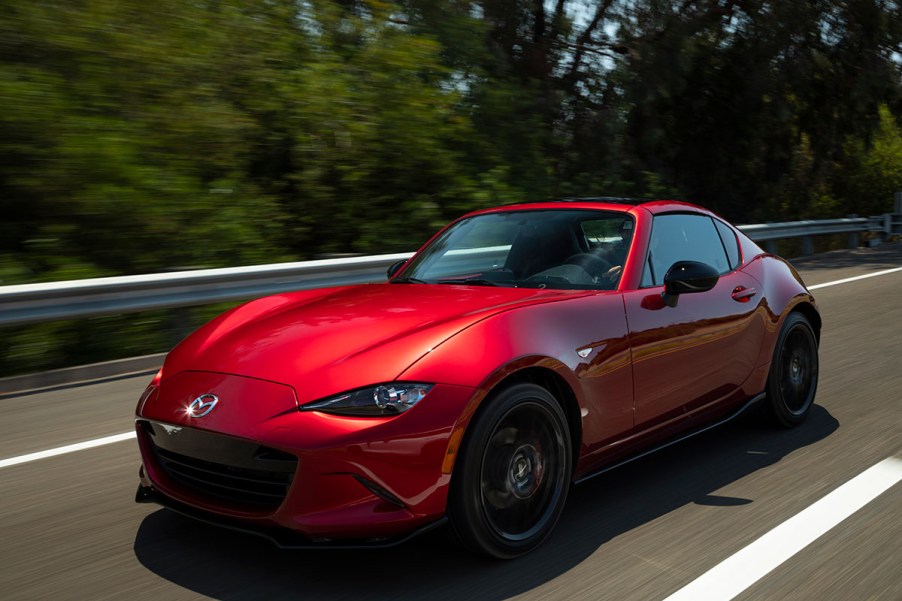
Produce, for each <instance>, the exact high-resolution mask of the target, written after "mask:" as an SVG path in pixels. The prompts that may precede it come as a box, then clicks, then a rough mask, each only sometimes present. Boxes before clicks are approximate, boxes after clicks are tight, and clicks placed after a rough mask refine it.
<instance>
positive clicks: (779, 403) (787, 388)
mask: <svg viewBox="0 0 902 601" xmlns="http://www.w3.org/2000/svg"><path fill="white" fill-rule="evenodd" d="M817 377H818V358H817V338H816V337H815V335H814V330H813V329H812V327H811V324H810V323H809V322H808V319H807V318H806V317H805V316H804V315H802V314H801V313H790V314H789V316H788V317H787V318H786V321H785V322H784V323H783V327H782V329H781V330H780V336H779V338H778V339H777V346H776V348H775V349H774V357H773V359H772V360H771V364H770V373H769V374H768V377H767V399H766V400H765V403H764V405H763V408H764V414H765V417H766V418H767V419H768V421H769V422H770V423H772V424H774V425H776V426H779V427H782V428H793V427H795V426H798V425H799V424H801V423H802V422H803V421H805V418H807V417H808V413H809V412H810V411H811V405H812V404H813V403H814V395H815V393H816V392H817Z"/></svg>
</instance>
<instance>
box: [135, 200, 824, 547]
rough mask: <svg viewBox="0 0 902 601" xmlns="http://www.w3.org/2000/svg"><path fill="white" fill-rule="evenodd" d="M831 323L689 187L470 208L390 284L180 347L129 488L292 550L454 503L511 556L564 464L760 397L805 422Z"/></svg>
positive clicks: (291, 305) (148, 416)
mask: <svg viewBox="0 0 902 601" xmlns="http://www.w3.org/2000/svg"><path fill="white" fill-rule="evenodd" d="M820 329H821V318H820V316H819V313H818V309H817V306H816V304H815V301H814V298H813V297H812V296H811V294H810V293H809V292H808V290H807V289H806V288H805V285H804V284H803V283H802V280H801V279H800V277H799V275H798V274H797V273H796V271H795V270H794V269H793V268H792V266H790V265H789V264H788V263H787V262H786V261H784V260H783V259H781V258H779V257H776V256H774V255H772V254H768V253H766V252H764V251H762V250H761V248H759V247H758V246H757V245H755V244H754V243H753V242H752V241H751V240H749V239H748V238H747V237H746V236H744V235H743V234H742V233H741V232H740V231H738V230H737V229H736V228H734V227H733V226H731V225H729V224H728V223H726V222H725V221H723V220H722V219H721V218H719V217H718V216H717V215H714V214H713V213H711V212H709V211H707V210H705V209H702V208H700V207H697V206H693V205H689V204H685V203H680V202H674V201H650V202H646V201H631V200H628V199H605V198H602V199H577V200H572V201H555V202H541V203H529V204H519V205H512V206H504V207H498V208H493V209H488V210H484V211H478V212H475V213H471V214H469V215H466V216H464V217H462V218H460V219H458V220H457V221H455V222H453V223H451V224H450V225H449V226H447V227H446V228H444V229H443V230H442V231H440V232H439V233H438V234H436V235H435V236H434V237H433V238H432V240H430V241H429V242H428V243H427V244H426V245H425V246H424V247H423V248H421V249H420V251H419V252H417V253H416V255H414V256H413V257H412V258H411V259H410V260H408V261H406V262H403V263H398V264H396V265H393V266H392V267H391V268H390V269H389V281H388V282H386V283H382V284H365V285H358V286H345V287H338V288H327V289H320V290H304V291H299V292H294V293H289V294H279V295H275V296H270V297H266V298H261V299H258V300H255V301H252V302H249V303H247V304H244V305H242V306H240V307H237V308H235V309H232V310H231V311H228V312H226V313H224V314H223V315H221V316H219V317H218V318H216V319H214V320H213V321H211V322H210V323H208V324H206V325H205V326H203V327H202V328H200V329H199V330H198V331H197V332H195V333H194V334H192V335H191V336H189V337H188V338H187V339H186V340H184V341H183V342H182V343H181V344H179V345H178V346H177V347H176V348H175V349H174V350H173V351H172V352H171V353H169V356H168V357H167V358H166V362H165V365H164V366H163V369H162V370H161V371H160V373H158V374H157V376H156V377H155V378H154V379H153V381H152V382H151V383H150V385H149V386H148V387H147V389H146V390H145V391H144V394H143V395H142V396H141V399H140V401H139V403H138V408H137V432H138V441H139V444H140V448H141V455H142V459H143V466H142V468H141V471H140V479H141V483H140V486H139V489H138V494H137V500H138V501H155V502H158V503H160V504H162V505H164V506H167V507H170V508H172V509H175V510H177V511H180V512H183V513H185V514H188V515H190V516H193V517H196V518H199V519H203V520H207V521H211V522H215V523H218V524H222V525H225V526H229V527H232V528H237V529H240V530H246V531H251V532H255V533H258V534H263V535H265V536H268V537H269V538H271V539H273V540H274V541H275V542H276V543H278V544H280V545H283V546H295V547H297V546H300V547H322V546H379V545H389V544H394V543H397V542H399V541H401V540H404V539H405V538H408V537H410V536H412V535H414V534H416V533H419V532H422V531H424V530H427V529H430V528H434V527H436V526H438V525H440V524H444V523H446V522H447V523H448V527H449V529H450V531H451V532H452V533H453V535H454V536H455V537H456V538H457V539H458V540H459V541H460V542H461V543H463V544H464V545H465V546H466V547H469V548H471V549H474V550H476V551H479V552H482V553H486V554H489V555H492V556H496V557H515V556H517V555H521V554H523V553H526V552H528V551H530V550H531V549H533V548H535V547H536V546H537V545H538V544H539V543H541V542H542V540H543V539H545V538H546V537H547V536H548V534H549V533H550V532H551V530H552V528H553V527H554V525H555V522H556V521H557V519H558V516H559V515H560V513H561V510H562V509H563V507H564V501H565V499H566V498H567V492H568V489H569V488H570V485H571V483H573V482H578V481H580V480H584V479H586V478H588V477H590V476H592V475H595V474H597V473H599V472H601V471H603V470H606V469H609V468H611V467H612V466H615V465H619V464H622V463H624V462H626V461H628V460H629V459H631V458H634V457H636V456H637V455H639V454H644V453H647V452H648V451H649V450H652V449H655V448H659V447H661V446H663V445H666V444H669V443H671V442H673V441H674V440H676V439H678V438H682V437H685V436H687V435H689V434H691V433H694V432H698V431H700V430H702V429H705V428H708V427H711V425H713V424H716V423H719V422H721V421H724V420H726V419H729V418H730V417H732V416H734V415H736V414H738V413H739V412H740V411H742V410H743V409H745V408H746V407H749V406H751V405H752V404H756V403H759V402H760V404H761V406H762V407H763V409H764V412H765V413H766V414H767V415H768V416H769V418H770V419H771V420H772V421H773V422H775V423H776V424H778V425H780V426H786V427H789V426H794V425H796V424H799V423H800V422H802V420H804V419H805V417H806V415H807V414H808V412H809V409H810V408H811V404H812V402H813V400H814V395H815V390H816V388H817V377H818V357H817V347H818V339H819V335H820Z"/></svg>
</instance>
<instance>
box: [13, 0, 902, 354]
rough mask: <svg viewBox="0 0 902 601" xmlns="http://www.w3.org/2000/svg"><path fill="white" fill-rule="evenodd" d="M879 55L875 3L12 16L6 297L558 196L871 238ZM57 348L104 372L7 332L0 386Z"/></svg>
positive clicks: (882, 85)
mask: <svg viewBox="0 0 902 601" xmlns="http://www.w3.org/2000/svg"><path fill="white" fill-rule="evenodd" d="M900 41H902V11H900V6H899V4H898V3H897V2H891V1H889V0H818V1H810V0H781V1H779V2H778V1H776V0H680V1H679V2H662V1H661V0H591V1H590V0H443V1H441V2H437V1H435V0H396V1H395V2H389V1H387V0H306V1H298V0H246V1H239V0H195V1H190V2H184V1H175V0H159V1H158V2H153V3H147V2H139V1H138V0H71V1H70V2H64V3H59V2H52V1H50V0H6V2H5V3H4V10H3V11H0V215H2V219H0V285H6V284H14V283H24V282H33V281H50V280H62V279H71V278H82V277H93V276H103V275H115V274H127V273H140V272H157V271H164V270H171V269H180V268H193V267H214V266H225V265H242V264H254V263H264V262H274V261H282V260H292V259H306V258H314V257H317V256H321V255H324V254H334V253H378V252H391V251H400V250H410V249H414V248H416V247H417V246H419V245H420V244H421V243H422V242H424V241H425V240H426V239H427V238H428V237H429V235H431V234H432V233H433V232H434V231H435V230H436V229H437V228H438V227H439V226H440V225H441V224H442V223H444V222H446V221H447V220H448V219H450V218H453V217H455V216H457V215H459V214H461V213H463V212H465V211H468V210H471V209H474V208H478V207H483V206H487V205H491V204H496V203H504V202H515V201H523V200H538V199H543V198H549V197H560V196H579V195H599V194H609V195H653V196H671V197H673V196H676V197H681V198H685V199H687V200H690V201H695V202H699V203H701V204H704V205H706V206H709V207H711V208H713V209H715V210H716V211H718V212H720V213H722V214H724V215H725V216H726V217H728V218H730V219H732V220H734V221H738V222H743V221H759V220H769V219H772V220H782V219H793V218H805V217H829V216H842V215H845V214H847V213H853V212H854V213H859V214H870V213H880V212H884V211H887V210H889V209H890V207H891V203H892V192H893V191H895V190H896V189H900V188H902V171H900V169H902V167H900V165H902V161H900V158H902V157H900V153H902V142H900V131H899V126H898V123H897V119H898V116H899V114H900V110H902V96H900V81H902V79H900V51H902V48H900ZM122 319H123V321H121V322H118V323H127V322H128V318H122ZM161 319H162V318H161ZM150 321H153V320H150ZM164 321H165V320H164ZM95 325H96V324H95ZM158 325H159V324H158ZM153 327H156V326H151V325H150V323H149V321H148V322H147V323H145V324H144V325H143V326H142V328H143V329H142V328H137V329H136V330H134V331H133V335H134V337H135V339H136V340H139V339H142V340H146V341H147V342H146V343H145V344H144V345H143V346H144V347H146V348H150V347H154V348H156V347H158V346H160V345H161V344H164V343H162V342H160V340H158V339H157V338H156V337H155V336H156V334H152V333H150V334H149V332H150V331H151V330H152V329H153ZM38 338H40V339H41V340H42V342H41V343H40V344H38V345H35V344H32V342H34V340H37V339H38ZM162 339H164V340H168V337H167V336H163V337H162ZM28 349H31V350H28ZM35 349H38V350H35ZM41 349H42V350H41ZM74 349H83V350H84V351H85V352H86V353H87V354H86V355H85V356H84V357H83V358H84V359H98V358H103V357H106V356H109V354H110V353H114V352H116V350H115V348H113V344H112V343H111V344H109V345H108V346H106V347H104V345H102V344H98V343H97V342H96V340H94V339H92V334H91V328H89V327H82V328H79V327H70V326H66V327H63V326H62V325H59V324H57V325H47V326H42V327H40V328H32V329H28V328H26V329H24V330H22V331H19V330H17V331H16V332H15V333H10V338H8V344H7V345H6V347H5V349H2V352H0V355H2V357H5V358H0V370H3V369H11V368H10V367H9V366H10V365H12V364H13V363H11V361H13V359H11V357H18V359H16V362H15V365H16V366H17V367H16V369H20V367H21V365H22V363H23V361H22V358H23V357H31V359H29V361H30V362H32V364H33V365H36V366H38V365H39V366H41V367H45V366H48V365H55V364H59V363H64V362H66V361H67V360H68V359H66V357H70V356H72V355H77V354H78V350H74ZM120 351H121V352H125V351H123V350H121V349H120ZM129 352H132V351H129ZM29 353H31V354H29ZM38 355H40V356H41V357H43V359H41V360H39V359H38ZM51 358H52V360H51ZM4 366H6V367H5V368H4Z"/></svg>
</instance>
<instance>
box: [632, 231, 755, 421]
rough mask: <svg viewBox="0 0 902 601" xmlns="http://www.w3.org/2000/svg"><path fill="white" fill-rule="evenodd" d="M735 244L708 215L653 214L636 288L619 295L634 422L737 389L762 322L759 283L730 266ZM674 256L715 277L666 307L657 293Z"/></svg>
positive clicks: (676, 412) (751, 363)
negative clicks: (710, 285) (708, 267)
mask: <svg viewBox="0 0 902 601" xmlns="http://www.w3.org/2000/svg"><path fill="white" fill-rule="evenodd" d="M720 225H721V226H723V228H724V229H726V230H727V232H729V231H730V230H729V228H728V227H726V226H725V225H723V224H720ZM735 244H736V239H735V235H732V239H730V237H729V236H726V235H724V232H723V229H722V230H721V233H718V226H717V225H716V222H715V220H714V219H712V218H711V217H709V216H708V215H703V214H696V213H669V214H660V215H656V216H655V217H654V221H653V223H652V232H651V236H650V239H649V245H648V253H647V255H646V261H645V267H644V271H643V277H642V287H641V288H640V289H638V290H630V291H626V292H625V294H624V304H625V309H626V314H627V319H628V322H629V330H630V344H631V348H632V361H633V385H634V394H635V396H634V401H635V405H634V407H635V418H636V419H635V423H636V425H637V426H639V427H643V426H644V427H650V426H653V425H655V424H656V423H660V422H665V421H669V420H671V419H674V418H676V417H679V416H681V415H683V414H685V413H687V412H689V411H692V410H693V409H696V408H699V407H702V406H705V405H709V404H711V403H715V402H718V401H728V400H730V399H731V398H736V397H737V396H738V395H740V394H741V386H742V384H743V382H745V380H746V379H747V378H748V377H749V375H750V374H751V372H752V371H753V369H754V368H755V363H756V361H757V358H758V355H759V351H760V347H761V342H762V339H763V336H764V332H765V320H764V317H763V314H764V310H763V307H761V308H760V310H759V303H761V302H762V301H761V295H760V293H759V292H758V289H759V288H760V286H759V284H758V283H757V281H756V280H755V279H754V278H752V277H751V276H750V275H748V274H745V273H743V272H742V271H737V270H736V268H737V267H738V266H739V254H738V251H737V250H736V249H735V248H734V247H731V246H730V245H734V246H735ZM728 248H729V252H728V251H727V249H728ZM677 261H699V262H702V263H706V264H708V265H711V266H712V267H714V268H715V269H716V270H717V271H718V272H719V273H720V274H721V275H720V278H719V279H718V282H717V284H716V285H715V286H714V288H713V289H711V290H709V291H707V292H699V293H691V294H681V295H679V297H678V298H677V303H676V306H668V304H665V303H664V302H663V300H662V297H661V295H662V293H663V292H664V285H663V281H664V274H665V273H666V271H667V270H668V269H669V268H670V267H671V266H672V265H673V264H674V263H676V262H677Z"/></svg>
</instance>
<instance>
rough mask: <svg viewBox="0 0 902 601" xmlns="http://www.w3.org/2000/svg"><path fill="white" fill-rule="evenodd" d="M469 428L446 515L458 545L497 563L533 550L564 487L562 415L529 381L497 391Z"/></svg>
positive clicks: (555, 514) (557, 510) (567, 469)
mask: <svg viewBox="0 0 902 601" xmlns="http://www.w3.org/2000/svg"><path fill="white" fill-rule="evenodd" d="M486 402H487V403H488V405H487V406H486V407H485V410H484V411H482V412H481V413H480V414H479V415H478V416H477V417H476V418H475V419H476V422H475V423H474V424H472V425H471V427H470V428H471V431H470V432H469V433H468V435H467V439H466V442H465V444H464V446H463V449H462V451H461V455H460V456H459V457H458V458H457V460H458V463H457V465H456V467H455V473H454V476H453V477H452V484H451V495H450V498H449V502H448V513H449V517H450V522H451V530H452V532H453V533H454V535H455V536H456V537H457V539H458V540H459V541H460V542H461V543H463V544H464V546H466V547H468V548H470V549H472V550H475V551H477V552H481V553H484V554H487V555H490V556H493V557H497V558H504V559H506V558H512V557H517V556H519V555H523V554H524V553H527V552H529V551H531V550H533V549H534V548H535V547H537V546H538V545H539V544H540V543H541V542H542V541H543V540H544V539H545V538H546V537H547V536H548V535H549V534H550V533H551V530H552V529H553V528H554V525H555V523H556V522H557V520H558V518H559V517H560V514H561V510H562V509H563V507H564V501H565V500H566V498H567V491H568V489H569V486H570V474H571V470H572V466H571V463H572V461H571V446H570V431H569V429H568V427H567V418H566V416H565V415H564V411H563V409H562V408H561V406H560V404H559V403H558V402H557V400H556V399H555V398H554V397H553V396H552V395H551V394H550V393H549V392H548V391H547V390H545V389H544V388H542V387H540V386H536V385H534V384H516V385H514V386H511V387H509V388H506V389H504V390H502V391H501V392H500V393H498V394H497V395H496V396H495V397H494V398H492V399H489V400H488V401H486Z"/></svg>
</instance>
